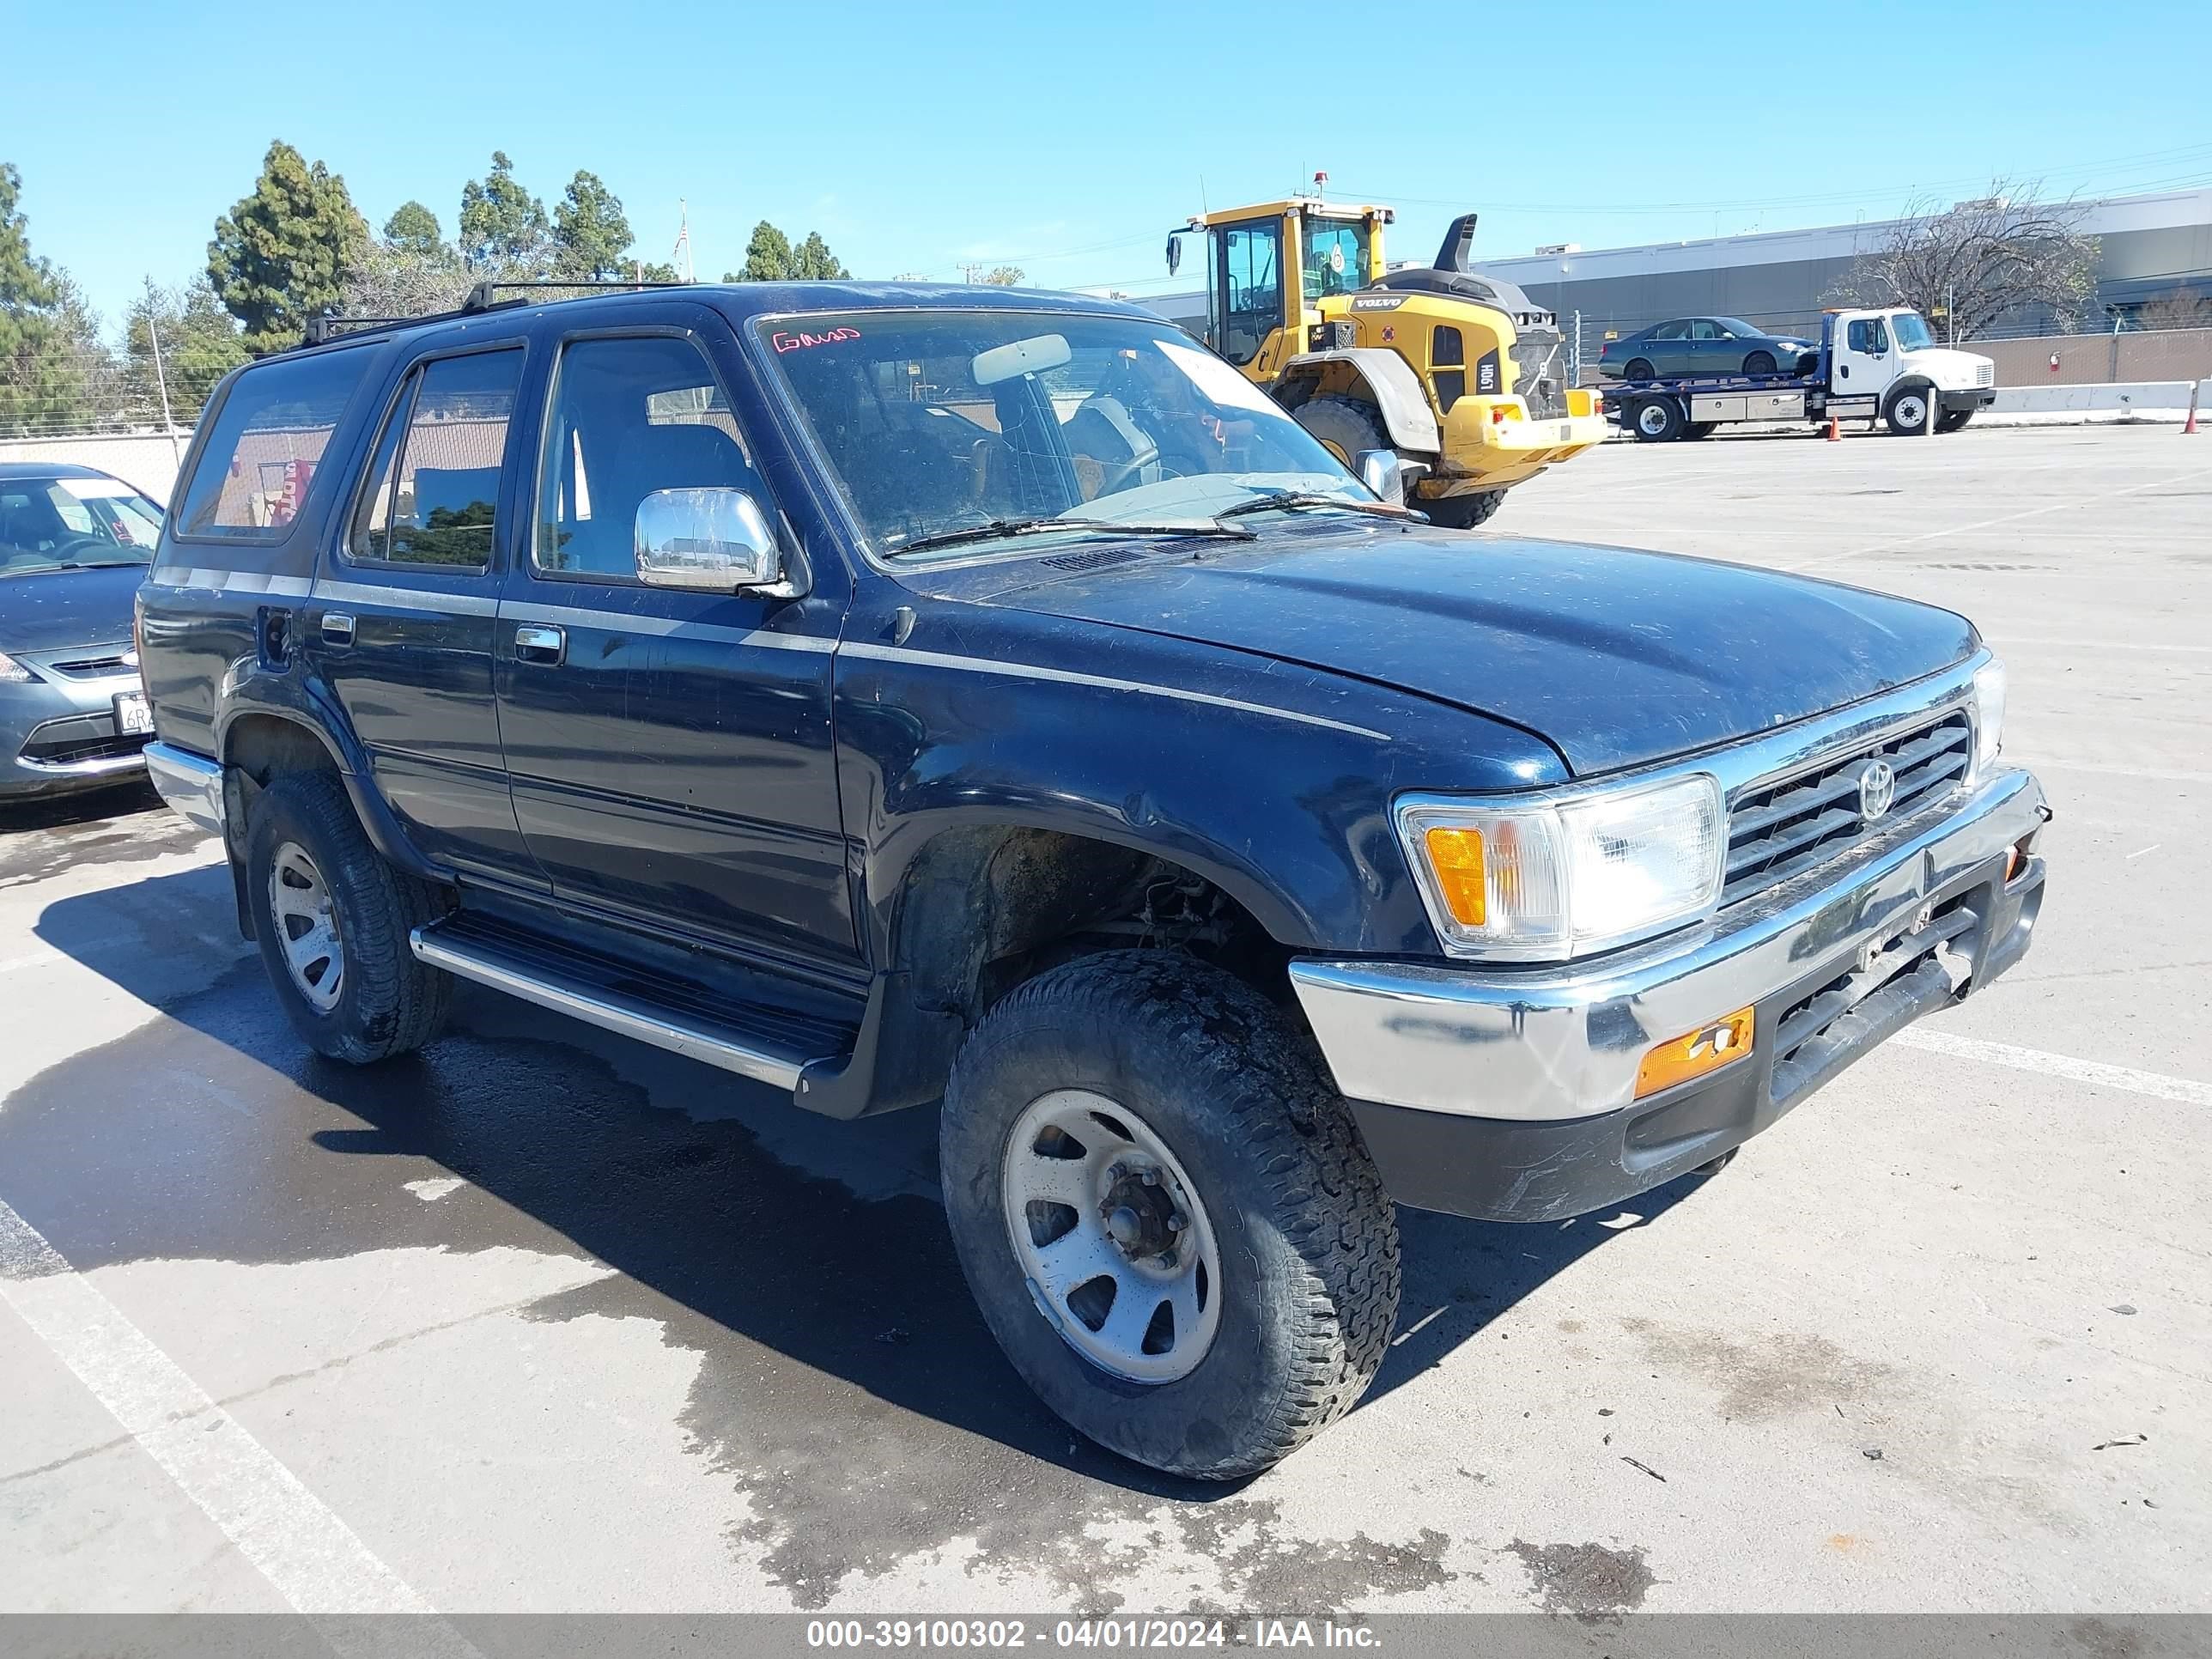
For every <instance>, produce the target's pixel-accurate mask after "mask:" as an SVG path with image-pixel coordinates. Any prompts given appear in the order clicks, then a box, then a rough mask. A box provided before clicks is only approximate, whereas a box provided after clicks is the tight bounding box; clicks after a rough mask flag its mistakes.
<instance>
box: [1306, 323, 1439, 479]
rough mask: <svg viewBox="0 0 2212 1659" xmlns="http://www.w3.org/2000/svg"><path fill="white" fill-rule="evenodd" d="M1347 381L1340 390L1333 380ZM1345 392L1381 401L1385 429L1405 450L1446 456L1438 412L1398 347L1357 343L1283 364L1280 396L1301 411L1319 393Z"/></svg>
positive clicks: (1395, 443) (1379, 403)
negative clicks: (1396, 350) (1309, 399)
mask: <svg viewBox="0 0 2212 1659" xmlns="http://www.w3.org/2000/svg"><path fill="white" fill-rule="evenodd" d="M1336 380H1343V381H1345V382H1346V385H1345V386H1342V387H1341V388H1340V387H1339V386H1336V385H1334V384H1328V383H1329V382H1334V381H1336ZM1323 391H1328V392H1341V395H1345V396H1349V397H1356V398H1360V399H1362V400H1363V401H1364V402H1367V403H1371V404H1374V405H1375V407H1376V410H1377V412H1379V413H1380V414H1381V416H1383V430H1385V431H1386V432H1388V433H1389V435H1390V441H1391V443H1392V444H1394V445H1395V446H1396V447H1398V448H1400V449H1406V450H1413V451H1415V452H1417V453H1420V454H1424V455H1436V454H1441V453H1443V428H1441V427H1440V426H1438V425H1437V412H1436V410H1435V409H1434V408H1433V407H1432V406H1431V404H1430V403H1429V394H1428V392H1427V389H1426V388H1425V387H1424V386H1422V384H1421V377H1420V375H1419V374H1417V373H1416V372H1415V371H1414V368H1413V365H1412V364H1411V363H1409V362H1407V361H1406V360H1405V359H1404V358H1403V357H1401V356H1399V355H1398V354H1397V353H1396V352H1395V351H1385V350H1383V349H1382V348H1381V347H1379V346H1352V347H1346V348H1344V349H1340V350H1334V351H1309V352H1305V353H1304V354H1302V355H1300V356H1296V357H1292V358H1291V359H1290V360H1289V361H1288V362H1285V364H1284V365H1283V368H1282V374H1281V375H1280V377H1279V380H1278V381H1277V383H1276V388H1275V397H1276V400H1277V401H1278V402H1279V403H1281V404H1283V405H1284V406H1285V408H1289V409H1295V408H1297V405H1298V404H1301V403H1304V402H1305V401H1306V400H1307V399H1308V398H1311V397H1313V396H1315V395H1316V393H1318V392H1323Z"/></svg>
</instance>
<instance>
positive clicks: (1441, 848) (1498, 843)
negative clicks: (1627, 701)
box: [1397, 773, 1728, 961]
mask: <svg viewBox="0 0 2212 1659" xmlns="http://www.w3.org/2000/svg"><path fill="white" fill-rule="evenodd" d="M1397 820H1398V836H1399V839H1400V841H1401V842H1402V843H1403V844H1404V847H1405V849H1406V857H1407V861H1408V862H1409V863H1410V864H1411V865H1412V866H1413V873H1414V877H1415V878H1416V880H1417V881H1418V882H1419V884H1420V889H1421V898H1422V902H1424V903H1425V905H1426V906H1427V907H1428V912H1429V920H1430V921H1431V923H1433V924H1434V925H1435V927H1436V930H1437V938H1439V939H1442V940H1443V945H1444V949H1445V950H1446V951H1449V952H1450V953H1451V954H1452V955H1454V956H1459V957H1489V958H1492V959H1494V960H1499V961H1528V960H1536V959H1558V958H1563V957H1575V956H1583V955H1586V954H1588V953H1589V952H1590V951H1598V950H1602V949H1604V948H1605V947H1606V946H1607V945H1621V944H1626V942H1628V941H1629V940H1631V939H1641V938H1644V937H1645V936H1647V935H1649V934H1651V933H1659V932H1662V930H1664V929H1666V928H1668V927H1676V926H1679V925H1680V924H1681V923H1683V922H1686V921H1694V920H1696V919H1697V918H1698V917H1699V916H1701V915H1705V914H1706V913H1707V912H1708V911H1710V910H1711V908H1713V905H1714V904H1715V902H1717V900H1718V899H1719V897H1720V890H1721V875H1722V867H1723V859H1724V855H1725V853H1726V849H1727V844H1728V837H1727V836H1726V834H1725V832H1724V830H1723V818H1722V813H1721V788H1720V783H1719V781H1717V779H1715V778H1713V777H1712V776H1711V775H1708V774H1705V773H1699V774H1696V775H1692V776H1690V777H1686V778H1676V779H1672V780H1670V781H1668V782H1665V783H1662V784H1655V785H1650V786H1647V787H1643V788H1631V789H1620V790H1613V791H1601V792H1599V793H1593V794H1588V795H1581V796H1572V797H1569V798H1566V799H1559V800H1551V801H1542V800H1534V801H1530V802H1528V803H1526V804H1503V805H1495V806H1491V805H1474V804H1473V803H1470V802H1464V801H1455V800H1453V799H1449V797H1443V796H1435V795H1430V796H1421V797H1418V798H1413V799H1407V800H1403V801H1401V802H1400V803H1399V805H1398V811H1397Z"/></svg>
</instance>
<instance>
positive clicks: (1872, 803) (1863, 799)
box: [1859, 760, 1897, 823]
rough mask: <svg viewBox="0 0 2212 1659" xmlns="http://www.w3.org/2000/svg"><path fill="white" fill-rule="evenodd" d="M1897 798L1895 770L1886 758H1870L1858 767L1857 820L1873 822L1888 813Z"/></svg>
mask: <svg viewBox="0 0 2212 1659" xmlns="http://www.w3.org/2000/svg"><path fill="white" fill-rule="evenodd" d="M1896 798H1897V772H1896V769H1894V768H1893V767H1892V766H1891V765H1890V763H1888V762H1887V761H1886V760H1870V761H1869V762H1868V763H1866V764H1865V765H1864V766H1863V767H1861V768H1860V769H1859V821H1860V822H1861V823H1876V822H1878V821H1879V820H1881V819H1882V818H1884V817H1887V816H1888V815H1889V805H1890V803H1891V802H1892V801H1893V800H1894V799H1896Z"/></svg>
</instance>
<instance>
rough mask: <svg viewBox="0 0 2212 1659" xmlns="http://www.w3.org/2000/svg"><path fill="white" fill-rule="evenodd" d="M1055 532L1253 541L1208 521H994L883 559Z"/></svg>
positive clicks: (919, 541)
mask: <svg viewBox="0 0 2212 1659" xmlns="http://www.w3.org/2000/svg"><path fill="white" fill-rule="evenodd" d="M1054 530H1085V531H1106V532H1110V533H1112V534H1114V535H1116V536H1211V537H1224V536H1225V537H1227V538H1230V539H1231V540H1232V541H1239V542H1249V541H1251V540H1253V539H1254V537H1253V534H1252V532H1250V531H1249V530H1240V529H1237V528H1236V527H1235V526H1231V525H1225V524H1215V523H1212V521H1211V520H1202V521H1200V522H1198V523H1194V524H1123V523H1121V522H1119V521H1118V520H1113V519H1042V518H1038V519H994V520H991V522H990V523H988V524H979V525H970V526H968V527H967V528H966V529H964V530H940V531H939V532H937V533H936V534H935V535H933V536H918V537H916V538H915V539H914V540H912V541H910V542H902V543H900V544H899V545H898V546H896V547H894V548H891V549H890V550H889V551H888V552H887V553H886V554H885V555H884V556H885V557H887V558H893V559H896V558H902V557H903V556H906V555H907V554H908V553H913V552H917V551H919V550H921V549H923V548H926V547H957V546H959V545H960V544H963V542H994V541H999V540H1001V539H1003V538H1010V537H1014V536H1041V535H1043V534H1044V533H1046V532H1048V531H1054Z"/></svg>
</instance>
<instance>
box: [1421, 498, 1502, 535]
mask: <svg viewBox="0 0 2212 1659" xmlns="http://www.w3.org/2000/svg"><path fill="white" fill-rule="evenodd" d="M1415 505H1417V506H1419V507H1420V509H1421V511H1422V512H1424V513H1427V514H1428V515H1429V522H1430V523H1431V524H1439V525H1442V526H1443V527H1444V528H1445V529H1447V530H1472V529H1474V526H1477V525H1479V524H1482V523H1485V522H1486V521H1487V520H1489V518H1490V516H1491V515H1492V513H1496V512H1497V511H1498V508H1499V507H1503V506H1504V505H1505V492H1504V490H1502V489H1477V490H1473V491H1470V492H1469V493H1468V494H1467V495H1446V496H1444V497H1443V498H1442V499H1441V500H1438V501H1420V502H1417V503H1415Z"/></svg>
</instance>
